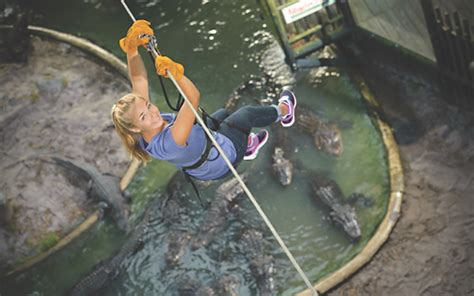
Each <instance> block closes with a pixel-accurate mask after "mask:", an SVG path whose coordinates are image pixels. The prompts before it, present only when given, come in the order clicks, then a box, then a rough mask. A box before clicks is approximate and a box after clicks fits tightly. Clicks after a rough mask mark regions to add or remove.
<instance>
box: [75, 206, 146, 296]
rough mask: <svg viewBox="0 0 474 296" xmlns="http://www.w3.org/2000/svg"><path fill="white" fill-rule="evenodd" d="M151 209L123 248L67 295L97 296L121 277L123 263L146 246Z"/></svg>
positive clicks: (99, 265) (102, 262)
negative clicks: (115, 279)
mask: <svg viewBox="0 0 474 296" xmlns="http://www.w3.org/2000/svg"><path fill="white" fill-rule="evenodd" d="M150 208H153V207H148V210H147V211H146V212H145V214H144V218H143V219H142V220H141V222H140V223H139V224H138V225H137V226H136V227H135V230H134V231H133V232H132V233H131V235H130V236H129V238H128V240H127V241H126V242H125V244H124V245H123V246H122V248H120V250H119V251H118V252H116V253H115V254H114V255H112V256H111V257H109V258H108V259H105V260H103V261H101V262H99V263H98V264H96V265H95V266H94V267H93V268H92V272H90V273H89V274H88V275H87V276H85V277H84V278H82V279H81V280H80V281H79V282H77V283H76V284H75V285H74V286H73V287H72V289H71V291H70V292H69V293H68V294H67V295H70V296H86V295H96V294H98V293H99V292H100V291H101V290H102V289H103V288H104V286H106V285H107V284H108V283H109V282H110V281H112V280H113V279H114V278H116V277H117V276H118V275H119V273H120V269H121V268H120V267H121V264H122V262H123V261H124V260H125V259H126V258H127V257H129V256H133V255H135V254H136V253H137V252H138V251H140V250H141V249H142V248H143V246H144V244H145V242H144V240H145V236H146V234H147V232H148V229H149V227H150V212H152V210H150Z"/></svg>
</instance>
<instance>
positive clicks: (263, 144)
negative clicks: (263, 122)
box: [244, 132, 269, 160]
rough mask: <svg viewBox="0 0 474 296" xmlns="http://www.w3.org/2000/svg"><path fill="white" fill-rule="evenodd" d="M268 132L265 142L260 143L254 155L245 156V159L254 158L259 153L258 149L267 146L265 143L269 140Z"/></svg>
mask: <svg viewBox="0 0 474 296" xmlns="http://www.w3.org/2000/svg"><path fill="white" fill-rule="evenodd" d="M268 138H269V136H268V132H267V136H266V137H265V139H263V142H262V143H260V144H259V145H258V147H257V149H256V150H255V153H254V154H252V155H249V156H244V160H254V159H255V158H257V155H258V151H259V150H260V149H261V148H262V147H263V146H265V144H266V143H267V141H268Z"/></svg>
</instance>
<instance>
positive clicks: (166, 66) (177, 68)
mask: <svg viewBox="0 0 474 296" xmlns="http://www.w3.org/2000/svg"><path fill="white" fill-rule="evenodd" d="M155 68H156V73H157V74H158V75H161V76H164V77H167V78H168V73H167V72H166V71H167V70H168V71H170V73H171V75H173V77H174V79H175V80H176V81H179V80H180V79H181V78H182V77H183V75H184V67H183V65H181V64H178V63H175V62H173V60H171V59H170V58H168V57H165V56H157V57H156V59H155Z"/></svg>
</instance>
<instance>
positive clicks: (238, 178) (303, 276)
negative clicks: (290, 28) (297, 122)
mask: <svg viewBox="0 0 474 296" xmlns="http://www.w3.org/2000/svg"><path fill="white" fill-rule="evenodd" d="M166 72H167V74H168V76H169V78H170V79H171V81H173V84H174V85H175V86H176V88H177V89H178V91H179V92H180V94H181V95H182V96H183V98H184V102H185V103H186V104H187V105H188V107H190V108H191V110H192V112H193V113H194V116H196V119H197V121H198V122H199V124H200V125H201V127H202V129H203V130H204V132H205V133H206V134H207V136H208V137H209V139H210V140H211V141H212V143H213V144H214V146H215V148H216V149H217V150H218V151H219V153H220V154H221V155H222V158H223V159H224V161H225V163H226V164H227V166H228V167H229V169H230V170H231V172H232V174H234V176H235V178H236V179H237V181H239V184H240V186H242V188H243V189H244V191H245V193H246V194H247V196H248V197H249V199H250V201H251V202H252V203H253V205H254V206H255V208H256V209H257V212H258V213H259V214H260V216H261V217H262V219H263V221H265V224H267V226H268V228H269V229H270V231H271V232H272V234H273V236H274V237H275V238H276V240H277V241H278V243H279V244H280V247H281V248H282V249H283V251H284V252H285V254H286V256H288V258H289V259H290V261H291V263H292V264H293V266H294V267H295V268H296V270H297V271H298V273H299V274H300V276H301V278H302V279H303V281H304V282H305V284H306V285H307V286H308V288H309V289H310V290H311V291H312V292H313V295H315V296H317V295H318V292H316V290H315V289H314V287H313V285H311V282H310V281H309V280H308V277H307V276H306V275H305V273H304V272H303V270H302V269H301V267H300V266H299V265H298V262H296V260H295V258H294V257H293V255H292V254H291V252H290V250H288V248H287V247H286V245H285V243H284V242H283V240H282V239H281V237H280V235H279V234H278V232H277V231H276V230H275V228H274V227H273V225H272V223H271V222H270V220H269V219H268V218H267V215H266V214H265V213H264V212H263V210H262V208H260V205H259V204H258V202H257V201H256V200H255V197H254V196H253V194H252V192H250V190H249V189H248V187H247V185H245V183H244V181H243V180H242V178H240V176H239V174H238V173H237V171H236V170H235V168H234V166H233V165H232V163H231V162H230V160H229V159H228V158H227V155H225V153H224V151H223V150H222V148H221V146H220V145H219V143H217V141H216V140H215V139H214V137H213V136H212V134H211V132H210V131H209V129H208V128H207V126H206V124H205V123H204V121H203V120H202V118H201V117H200V116H199V114H198V112H197V111H196V109H194V106H193V105H192V104H191V102H190V101H189V99H188V97H187V96H186V94H185V93H184V92H183V90H182V89H181V87H180V86H179V85H178V83H177V82H176V80H175V79H174V77H173V75H172V74H171V72H170V71H168V70H167V71H166Z"/></svg>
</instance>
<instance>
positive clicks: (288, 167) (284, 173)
mask: <svg viewBox="0 0 474 296" xmlns="http://www.w3.org/2000/svg"><path fill="white" fill-rule="evenodd" d="M283 154H284V152H283V149H281V148H280V147H275V152H274V153H273V155H272V158H273V165H272V168H273V173H274V175H275V176H276V177H277V179H278V181H279V182H280V184H282V185H283V186H288V185H290V184H291V181H292V180H293V164H292V163H291V162H290V161H289V160H288V159H286V158H284V156H283Z"/></svg>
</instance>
